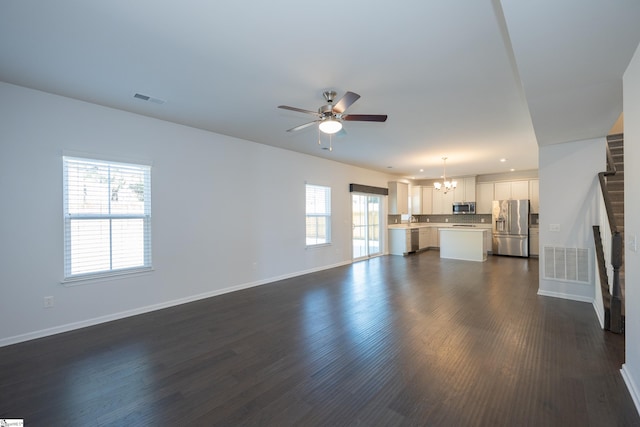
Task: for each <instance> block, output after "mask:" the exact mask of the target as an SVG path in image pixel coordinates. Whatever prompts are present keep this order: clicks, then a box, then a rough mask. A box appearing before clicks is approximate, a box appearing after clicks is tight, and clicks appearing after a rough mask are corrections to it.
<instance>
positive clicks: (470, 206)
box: [453, 202, 476, 215]
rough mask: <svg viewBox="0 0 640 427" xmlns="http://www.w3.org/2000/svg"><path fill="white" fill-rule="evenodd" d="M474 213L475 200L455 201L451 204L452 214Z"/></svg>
mask: <svg viewBox="0 0 640 427" xmlns="http://www.w3.org/2000/svg"><path fill="white" fill-rule="evenodd" d="M475 213H476V202H455V203H454V204H453V214H454V215H467V214H475Z"/></svg>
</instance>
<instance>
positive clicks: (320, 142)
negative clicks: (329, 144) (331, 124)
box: [318, 128, 322, 145]
mask: <svg viewBox="0 0 640 427" xmlns="http://www.w3.org/2000/svg"><path fill="white" fill-rule="evenodd" d="M318 145H322V141H321V140H320V128H318Z"/></svg>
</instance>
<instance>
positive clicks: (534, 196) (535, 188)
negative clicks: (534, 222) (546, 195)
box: [529, 179, 540, 213]
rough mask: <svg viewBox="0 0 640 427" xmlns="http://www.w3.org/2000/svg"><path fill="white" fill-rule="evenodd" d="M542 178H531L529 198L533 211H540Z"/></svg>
mask: <svg viewBox="0 0 640 427" xmlns="http://www.w3.org/2000/svg"><path fill="white" fill-rule="evenodd" d="M539 193H540V180H537V179H531V180H529V200H530V202H531V204H530V207H531V213H539V212H540V194H539Z"/></svg>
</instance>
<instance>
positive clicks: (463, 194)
mask: <svg viewBox="0 0 640 427" xmlns="http://www.w3.org/2000/svg"><path fill="white" fill-rule="evenodd" d="M455 181H457V182H458V186H457V187H456V189H455V190H454V191H453V201H454V202H475V201H476V177H475V176H470V177H466V178H459V179H456V180H455Z"/></svg>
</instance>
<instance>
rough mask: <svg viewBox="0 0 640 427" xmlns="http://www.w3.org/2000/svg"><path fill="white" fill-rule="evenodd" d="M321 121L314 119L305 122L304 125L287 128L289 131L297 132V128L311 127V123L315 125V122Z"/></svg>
mask: <svg viewBox="0 0 640 427" xmlns="http://www.w3.org/2000/svg"><path fill="white" fill-rule="evenodd" d="M319 121H320V120H314V121H312V122H309V123H305V124H303V125H300V126H296V127H294V128H291V129H287V132H295V131H297V130H301V129H304V128H306V127H309V126H311V125H313V124H315V123H318V122H319Z"/></svg>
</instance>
